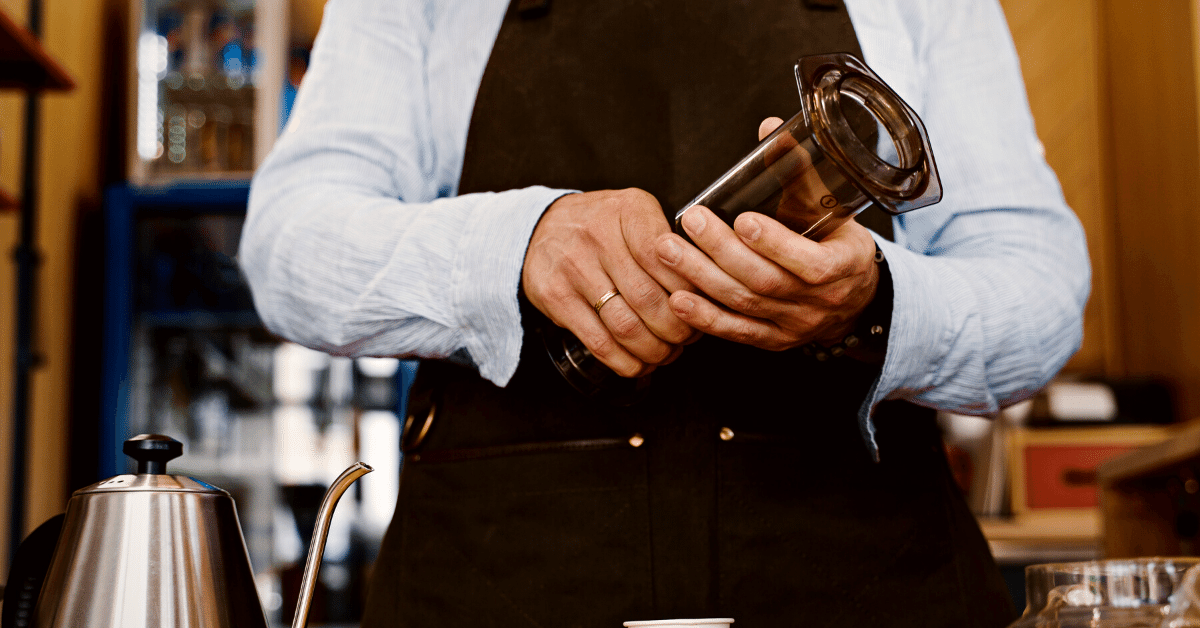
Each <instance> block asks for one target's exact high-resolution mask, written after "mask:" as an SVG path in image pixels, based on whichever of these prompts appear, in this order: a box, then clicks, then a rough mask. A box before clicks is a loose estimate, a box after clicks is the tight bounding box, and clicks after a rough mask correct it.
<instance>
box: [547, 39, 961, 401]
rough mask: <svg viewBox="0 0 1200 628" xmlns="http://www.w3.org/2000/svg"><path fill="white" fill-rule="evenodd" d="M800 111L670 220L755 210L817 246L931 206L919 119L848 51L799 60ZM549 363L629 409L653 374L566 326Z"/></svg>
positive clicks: (558, 332) (551, 347)
mask: <svg viewBox="0 0 1200 628" xmlns="http://www.w3.org/2000/svg"><path fill="white" fill-rule="evenodd" d="M796 82H797V84H798V86H799V89H800V103H801V107H800V112H799V113H797V114H796V115H794V116H792V118H791V119H790V120H788V121H786V122H784V123H783V124H782V125H780V127H779V128H778V129H776V130H775V131H774V132H773V133H771V134H770V135H769V136H768V137H767V138H766V139H764V140H763V141H762V142H761V143H759V145H758V146H757V147H756V148H755V149H754V150H753V151H751V152H750V153H749V154H748V155H746V156H745V157H744V158H742V160H741V161H739V162H738V163H737V165H735V166H734V167H733V168H731V169H730V170H729V171H727V172H726V173H725V174H724V175H722V176H721V177H720V178H719V179H717V180H716V181H715V182H714V183H712V184H711V185H710V186H708V188H707V189H705V190H704V191H703V192H701V193H700V195H699V196H697V197H696V198H695V199H694V200H692V202H690V203H688V204H687V205H686V206H685V207H683V208H682V209H680V210H679V211H678V212H677V213H676V214H675V219H674V224H673V230H674V231H675V233H678V234H680V235H684V237H687V236H686V235H685V234H684V231H683V227H682V225H681V224H680V220H681V219H682V217H683V214H684V213H685V212H687V210H688V209H689V208H691V207H693V206H696V205H703V206H704V207H707V208H708V209H710V210H712V212H713V213H715V214H716V215H717V216H718V217H720V218H721V219H722V220H724V221H725V222H726V223H728V224H729V225H733V221H734V219H735V218H737V217H738V216H739V215H741V214H743V213H745V212H758V213H760V214H764V215H767V216H770V217H771V218H774V219H775V220H778V221H779V222H780V223H782V224H783V225H785V226H787V227H788V228H790V229H792V230H793V231H795V232H797V233H800V234H802V235H804V236H805V237H808V238H811V239H812V240H817V241H819V240H821V239H822V238H824V237H825V236H827V235H829V234H830V233H832V232H833V231H834V230H836V229H837V228H838V227H839V226H840V225H842V224H843V223H844V222H846V221H847V220H849V219H851V218H853V217H854V216H855V215H856V214H858V213H859V212H861V211H862V210H864V209H866V208H867V207H868V206H870V204H871V203H875V204H876V205H878V206H879V207H880V208H882V209H883V210H884V211H886V212H887V213H889V214H892V215H896V214H901V213H904V212H907V211H911V210H914V209H917V208H919V207H925V206H928V205H932V204H934V203H937V202H938V201H940V200H941V198H942V188H941V182H940V181H939V179H938V175H937V167H936V165H935V164H934V161H933V151H932V149H931V148H930V145H929V138H928V136H927V134H926V132H925V126H924V125H923V124H922V123H921V119H920V118H919V117H917V114H916V113H915V112H914V111H913V110H912V108H911V107H909V106H908V104H907V103H905V102H904V101H903V100H901V98H900V97H899V96H897V95H896V93H895V92H893V91H892V90H891V89H890V88H888V86H887V85H886V84H885V83H884V82H883V81H882V80H881V79H880V78H879V77H878V76H877V75H876V74H875V73H874V72H873V71H871V69H870V68H869V67H867V65H866V64H865V63H863V62H862V61H860V60H859V59H857V58H856V57H854V56H852V55H849V54H829V55H817V56H809V57H803V58H801V59H800V60H799V61H798V62H797V63H796ZM542 337H543V340H544V341H545V343H546V349H547V351H548V352H549V354H550V358H551V359H552V360H553V361H554V365H555V366H556V367H557V368H558V370H559V372H560V373H562V375H563V377H565V378H566V379H567V381H568V382H570V383H571V385H572V386H574V387H575V388H576V389H577V390H579V392H581V393H583V394H584V395H586V396H588V397H590V398H594V399H596V400H597V401H606V402H609V403H613V404H616V405H628V404H630V403H633V402H634V401H636V400H637V399H638V398H640V396H641V394H642V393H643V392H644V389H645V387H646V386H648V385H649V383H650V376H646V377H642V378H638V379H629V378H623V377H620V376H618V375H617V374H616V373H614V372H613V371H612V370H611V369H610V368H608V366H606V365H605V364H604V363H603V362H601V361H600V360H599V359H597V358H596V357H595V356H594V355H592V353H591V352H590V351H588V349H587V347H586V346H584V344H583V343H582V342H580V341H579V339H578V338H576V337H575V336H574V335H573V334H571V333H570V332H568V331H566V330H565V329H562V328H559V327H554V326H549V327H547V328H545V329H543V330H542Z"/></svg>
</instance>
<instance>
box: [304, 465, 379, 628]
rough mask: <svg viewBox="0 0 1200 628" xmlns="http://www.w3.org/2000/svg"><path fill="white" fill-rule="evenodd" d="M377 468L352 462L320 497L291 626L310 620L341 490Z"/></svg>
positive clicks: (342, 491)
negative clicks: (309, 613)
mask: <svg viewBox="0 0 1200 628" xmlns="http://www.w3.org/2000/svg"><path fill="white" fill-rule="evenodd" d="M371 471H374V469H372V468H371V467H370V466H369V465H366V464H363V463H361V462H356V463H354V464H352V465H350V468H349V469H346V470H345V471H343V472H342V474H341V475H339V476H338V479H336V480H334V481H333V484H332V485H331V486H330V487H329V490H328V491H326V492H325V499H323V500H321V511H320V512H319V513H317V527H316V529H315V530H313V537H312V542H311V543H309V546H308V562H307V564H305V565H304V578H303V579H302V580H301V581H300V599H299V600H297V602H296V615H295V617H294V618H293V619H292V628H304V625H305V623H307V621H308V608H309V606H310V605H311V604H312V597H313V590H314V589H315V588H316V586H317V572H318V571H320V570H321V556H323V555H324V554H325V539H326V538H327V537H328V536H329V522H330V521H332V520H333V509H334V508H335V507H337V503H338V500H339V499H341V498H342V493H345V492H346V489H348V488H350V485H351V484H354V481H355V480H357V479H358V478H361V477H362V476H364V475H366V474H368V473H370V472H371Z"/></svg>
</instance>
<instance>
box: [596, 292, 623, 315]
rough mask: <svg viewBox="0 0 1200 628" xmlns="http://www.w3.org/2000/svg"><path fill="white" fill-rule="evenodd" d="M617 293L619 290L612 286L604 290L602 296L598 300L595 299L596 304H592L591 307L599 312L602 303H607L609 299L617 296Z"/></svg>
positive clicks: (602, 305)
mask: <svg viewBox="0 0 1200 628" xmlns="http://www.w3.org/2000/svg"><path fill="white" fill-rule="evenodd" d="M618 294H621V291H620V290H617V289H616V288H613V289H612V290H609V291H608V292H605V293H604V296H602V297H600V300H599V301H596V304H595V305H593V306H592V309H593V310H596V313H597V314H599V313H600V308H602V307H604V304H605V303H608V300H609V299H611V298H613V297H615V296H617V295H618Z"/></svg>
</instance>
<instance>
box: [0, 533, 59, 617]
mask: <svg viewBox="0 0 1200 628" xmlns="http://www.w3.org/2000/svg"><path fill="white" fill-rule="evenodd" d="M62 527H63V515H55V516H53V517H51V518H50V519H47V520H46V522H45V523H43V524H42V525H40V526H38V527H37V529H35V530H34V531H33V532H31V533H29V536H27V537H25V540H24V541H21V544H20V545H18V546H17V551H15V552H13V556H12V561H11V562H12V568H11V569H9V572H8V584H7V585H6V586H5V587H4V611H3V612H2V613H0V628H29V626H32V625H33V620H34V617H33V610H34V607H35V606H36V605H37V601H38V594H39V593H40V592H41V590H42V582H44V581H45V580H46V572H47V571H49V570H50V561H51V560H53V558H54V548H55V546H57V545H58V537H59V535H60V534H61V533H62Z"/></svg>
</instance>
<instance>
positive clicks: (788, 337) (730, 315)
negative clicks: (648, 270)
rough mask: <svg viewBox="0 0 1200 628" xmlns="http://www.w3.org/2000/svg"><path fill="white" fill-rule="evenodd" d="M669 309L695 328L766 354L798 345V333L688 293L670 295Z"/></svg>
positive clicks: (681, 292) (767, 320)
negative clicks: (763, 351) (765, 351)
mask: <svg viewBox="0 0 1200 628" xmlns="http://www.w3.org/2000/svg"><path fill="white" fill-rule="evenodd" d="M671 307H672V309H673V310H674V311H675V312H676V313H678V314H679V315H680V316H681V317H682V318H684V319H685V320H687V321H688V322H689V323H690V324H691V325H693V326H695V327H696V329H699V330H701V331H703V332H704V333H706V334H709V335H712V336H717V337H718V338H724V339H725V340H729V341H732V342H737V343H740V344H745V345H751V346H754V347H758V348H760V349H766V350H768V351H783V350H785V349H790V348H792V347H794V346H796V345H797V344H799V342H798V340H797V339H798V336H797V334H795V333H794V332H791V331H789V330H785V329H783V328H781V327H780V326H779V325H777V324H776V323H775V322H773V321H771V320H769V319H762V318H756V317H752V316H747V315H745V314H740V313H738V312H732V311H730V310H727V309H724V308H721V307H719V306H717V305H716V304H714V303H712V302H711V301H709V300H707V299H705V298H703V297H701V296H698V295H696V294H693V293H691V292H686V291H680V292H676V293H674V294H672V295H671Z"/></svg>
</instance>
